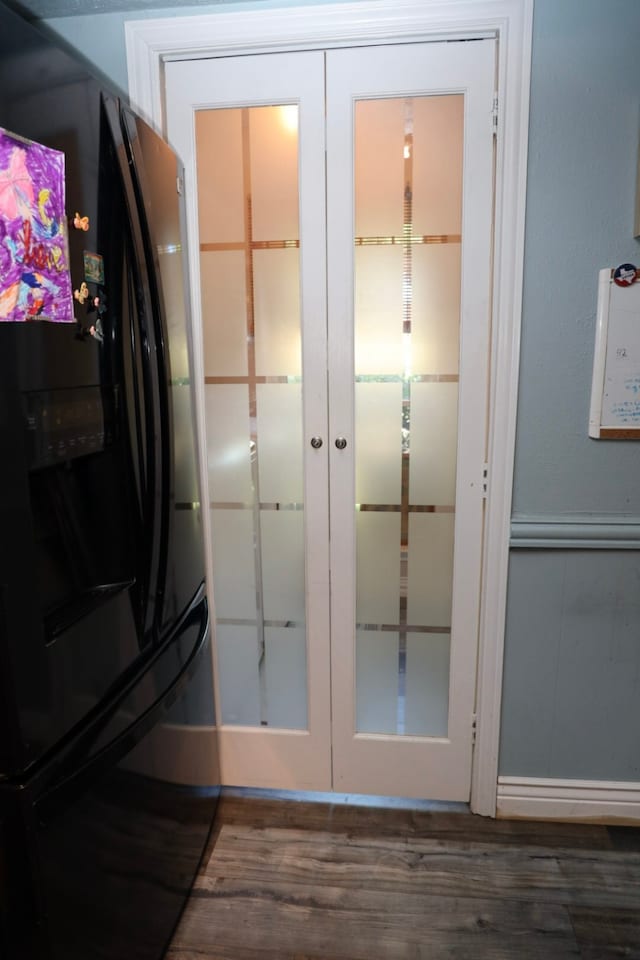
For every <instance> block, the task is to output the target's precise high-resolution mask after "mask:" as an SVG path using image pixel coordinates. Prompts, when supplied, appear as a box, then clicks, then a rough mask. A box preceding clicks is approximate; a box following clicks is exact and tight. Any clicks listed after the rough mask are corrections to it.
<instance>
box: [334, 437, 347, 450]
mask: <svg viewBox="0 0 640 960" xmlns="http://www.w3.org/2000/svg"><path fill="white" fill-rule="evenodd" d="M346 445H347V441H346V438H345V437H336V447H337V448H338V450H344V448H345V447H346Z"/></svg>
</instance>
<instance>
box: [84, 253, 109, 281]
mask: <svg viewBox="0 0 640 960" xmlns="http://www.w3.org/2000/svg"><path fill="white" fill-rule="evenodd" d="M82 260H83V263H84V278H85V280H86V281H87V283H97V284H104V261H103V259H102V257H101V256H100V254H99V253H89V251H88V250H84V251H83V253H82Z"/></svg>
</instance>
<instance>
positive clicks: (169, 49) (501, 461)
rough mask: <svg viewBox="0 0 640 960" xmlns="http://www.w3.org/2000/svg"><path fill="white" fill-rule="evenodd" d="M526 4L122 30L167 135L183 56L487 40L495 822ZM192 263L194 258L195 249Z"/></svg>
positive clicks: (484, 725) (485, 597)
mask: <svg viewBox="0 0 640 960" xmlns="http://www.w3.org/2000/svg"><path fill="white" fill-rule="evenodd" d="M532 21H533V0H432V2H429V0H360V2H356V3H346V2H345V3H326V4H317V5H312V6H305V7H299V8H291V7H286V8H277V7H276V8H273V7H272V8H267V9H263V10H246V9H245V10H239V11H234V12H227V11H225V12H221V13H215V14H207V15H203V16H194V17H171V18H166V19H159V20H142V21H134V20H131V21H129V22H127V23H126V24H125V40H126V48H127V65H128V71H129V92H130V96H131V100H132V103H133V104H134V105H135V106H136V107H137V108H138V109H139V110H140V112H141V113H142V114H143V115H145V116H146V117H147V119H148V120H149V121H150V122H151V123H152V124H154V125H155V126H156V127H157V128H158V129H160V130H163V129H164V117H163V64H164V62H165V61H166V60H173V59H188V58H190V57H213V56H229V55H237V54H242V53H267V52H276V51H289V50H311V49H319V48H327V47H339V46H356V45H358V44H372V43H378V44H385V43H399V42H403V41H416V40H421V41H429V40H443V39H452V40H453V39H474V38H479V37H495V38H496V39H497V41H498V44H497V47H498V58H497V64H496V76H497V82H496V95H497V123H496V190H495V232H494V259H493V305H492V348H491V371H492V374H491V392H490V401H489V407H490V409H489V433H488V449H487V474H488V480H487V503H486V514H485V537H484V546H483V583H482V597H481V612H480V623H479V637H478V643H479V651H478V654H479V656H478V680H477V692H476V718H477V719H476V725H477V728H476V729H477V734H476V746H475V752H474V760H473V771H472V784H471V809H472V810H473V811H474V812H476V813H480V814H484V815H487V816H495V812H496V793H497V776H498V748H499V739H500V703H501V685H502V663H503V648H504V625H505V607H506V594H507V568H508V557H509V528H510V514H511V493H512V475H513V460H514V449H515V425H516V403H517V392H518V362H519V348H520V314H521V298H522V274H523V259H524V218H525V195H526V160H527V132H528V119H529V75H530V63H531V36H532ZM191 255H192V256H196V257H197V251H195V252H194V251H191Z"/></svg>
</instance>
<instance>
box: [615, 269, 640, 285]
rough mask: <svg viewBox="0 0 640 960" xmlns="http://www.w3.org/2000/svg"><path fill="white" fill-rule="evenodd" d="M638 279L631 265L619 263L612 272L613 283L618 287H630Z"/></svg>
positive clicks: (636, 272)
mask: <svg viewBox="0 0 640 960" xmlns="http://www.w3.org/2000/svg"><path fill="white" fill-rule="evenodd" d="M637 279H638V271H637V269H636V267H634V265H633V264H632V263H621V264H620V266H619V267H616V268H615V270H614V271H613V282H614V283H616V284H617V285H618V286H619V287H630V286H631V284H632V283H635V282H636V280H637Z"/></svg>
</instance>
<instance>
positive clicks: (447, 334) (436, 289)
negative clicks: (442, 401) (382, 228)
mask: <svg viewBox="0 0 640 960" xmlns="http://www.w3.org/2000/svg"><path fill="white" fill-rule="evenodd" d="M459 330H460V244H457V243H443V244H429V245H428V246H418V247H416V248H415V249H414V251H413V312H412V322H411V356H412V366H411V369H412V373H414V374H434V373H438V374H443V373H445V374H452V373H458V369H459V353H460V336H459Z"/></svg>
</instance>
